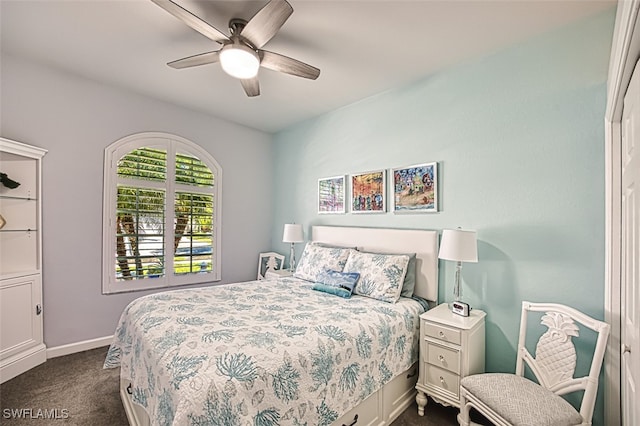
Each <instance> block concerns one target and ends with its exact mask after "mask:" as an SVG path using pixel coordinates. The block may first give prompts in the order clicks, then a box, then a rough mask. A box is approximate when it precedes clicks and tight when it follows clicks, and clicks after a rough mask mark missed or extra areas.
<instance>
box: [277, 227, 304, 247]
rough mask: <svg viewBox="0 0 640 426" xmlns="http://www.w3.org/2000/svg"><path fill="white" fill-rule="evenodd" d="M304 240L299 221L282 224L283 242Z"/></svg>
mask: <svg viewBox="0 0 640 426" xmlns="http://www.w3.org/2000/svg"><path fill="white" fill-rule="evenodd" d="M303 241H304V232H303V231H302V225H301V224H299V223H287V224H285V225H284V233H283V234H282V242H283V243H301V242H303Z"/></svg>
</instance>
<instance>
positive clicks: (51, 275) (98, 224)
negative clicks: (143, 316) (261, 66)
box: [0, 54, 273, 347]
mask: <svg viewBox="0 0 640 426" xmlns="http://www.w3.org/2000/svg"><path fill="white" fill-rule="evenodd" d="M0 78H1V79H0V87H1V89H2V91H1V93H0V95H1V98H0V108H1V109H0V112H1V115H0V134H1V135H2V136H3V137H6V138H9V139H14V140H17V141H19V142H23V143H27V144H31V145H36V146H39V147H42V148H45V149H48V150H49V152H48V154H47V155H46V156H45V158H44V161H43V181H44V183H43V240H44V241H43V253H44V254H43V271H44V272H43V283H44V339H45V343H46V344H47V346H49V347H55V346H59V345H64V344H68V343H75V342H79V341H83V340H88V339H94V338H99V337H104V336H108V335H111V334H113V331H114V328H115V325H116V322H117V320H118V318H119V316H120V314H121V312H122V310H123V308H124V307H125V306H126V305H127V304H128V303H129V302H130V301H131V300H133V299H134V298H136V297H139V296H141V295H142V294H146V293H140V292H135V293H126V294H117V295H102V294H101V291H102V288H101V285H102V283H101V277H102V275H101V274H102V271H101V256H102V246H103V244H102V178H103V173H102V170H103V155H104V148H105V147H106V146H108V145H109V144H111V143H112V142H114V141H116V140H118V139H120V138H122V137H124V136H127V135H130V134H133V133H139V132H145V131H160V132H167V133H172V134H176V135H179V136H182V137H185V138H187V139H189V140H191V141H192V142H195V143H197V144H198V145H200V146H202V147H203V148H204V149H206V150H207V151H208V152H210V153H211V155H213V157H214V158H215V159H216V160H217V161H218V163H219V164H220V165H221V167H222V170H223V180H224V188H223V195H222V202H223V207H222V278H223V279H222V283H228V282H236V281H245V280H249V279H255V273H256V272H255V271H256V268H257V266H256V265H257V259H258V253H259V252H260V251H268V250H269V249H270V248H271V230H270V225H271V223H272V222H273V220H272V213H271V210H272V209H271V199H272V195H273V194H272V192H271V181H272V175H273V164H272V161H271V158H272V141H271V136H270V135H268V134H266V133H262V132H259V131H256V130H253V129H249V128H246V127H243V126H240V125H237V124H233V123H230V122H227V121H223V120H220V119H217V118H214V117H211V116H208V115H205V114H201V113H198V112H194V111H190V110H186V109H183V108H179V107H176V106H173V105H169V104H167V103H163V102H160V101H157V100H154V99H150V98H146V97H143V96H138V95H136V94H132V93H130V92H124V91H121V90H119V89H116V88H114V87H110V86H107V85H104V84H100V83H96V82H93V81H89V80H85V79H82V78H79V77H77V76H74V75H70V74H66V73H64V72H60V71H58V70H56V69H52V68H48V67H46V66H42V65H39V64H34V63H30V62H27V61H25V60H22V59H19V58H16V57H10V56H7V55H6V54H3V55H2V62H1V69H0Z"/></svg>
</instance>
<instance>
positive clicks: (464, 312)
mask: <svg viewBox="0 0 640 426" xmlns="http://www.w3.org/2000/svg"><path fill="white" fill-rule="evenodd" d="M449 309H451V312H452V313H454V314H456V315H460V316H462V317H468V316H469V314H470V313H471V306H469V304H468V303H465V302H462V301H460V300H456V301H453V302H451V303H450V304H449Z"/></svg>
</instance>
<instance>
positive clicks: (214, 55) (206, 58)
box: [167, 50, 220, 69]
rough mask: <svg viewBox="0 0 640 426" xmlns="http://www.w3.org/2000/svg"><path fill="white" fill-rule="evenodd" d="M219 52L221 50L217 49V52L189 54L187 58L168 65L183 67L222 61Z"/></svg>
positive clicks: (177, 67)
mask: <svg viewBox="0 0 640 426" xmlns="http://www.w3.org/2000/svg"><path fill="white" fill-rule="evenodd" d="M219 53H220V51H219V50H216V51H215V52H207V53H200V54H198V55H193V56H188V57H186V58H182V59H178V60H175V61H172V62H169V63H168V64H167V65H169V66H170V67H171V68H176V69H182V68H189V67H197V66H199V65H207V64H213V63H215V62H220V55H219Z"/></svg>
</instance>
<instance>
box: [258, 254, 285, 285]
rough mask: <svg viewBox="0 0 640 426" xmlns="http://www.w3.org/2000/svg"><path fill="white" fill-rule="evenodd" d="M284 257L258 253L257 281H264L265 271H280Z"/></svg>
mask: <svg viewBox="0 0 640 426" xmlns="http://www.w3.org/2000/svg"><path fill="white" fill-rule="evenodd" d="M283 265H284V256H283V255H281V254H278V253H275V252H272V251H270V252H267V253H260V257H259V260H258V278H257V279H258V280H264V276H265V275H266V274H267V271H271V270H279V269H282V266H283Z"/></svg>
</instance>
